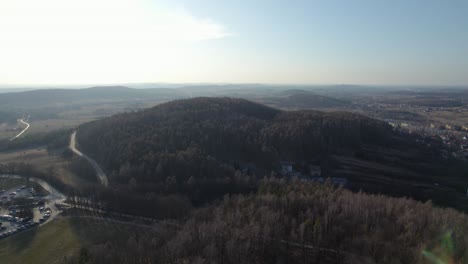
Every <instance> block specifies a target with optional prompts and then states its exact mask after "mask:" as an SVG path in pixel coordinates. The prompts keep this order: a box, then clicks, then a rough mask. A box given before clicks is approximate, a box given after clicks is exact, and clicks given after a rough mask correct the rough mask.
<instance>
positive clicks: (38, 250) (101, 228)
mask: <svg viewBox="0 0 468 264" xmlns="http://www.w3.org/2000/svg"><path fill="white" fill-rule="evenodd" d="M132 233H133V230H132V229H129V227H126V226H122V225H119V224H115V223H113V224H108V223H106V222H103V221H96V220H88V219H77V218H62V219H56V220H54V221H52V222H50V223H48V224H46V225H44V226H42V227H39V228H33V229H31V230H28V231H25V232H23V233H19V234H17V235H15V236H11V237H9V238H7V239H4V240H2V241H0V262H1V263H10V264H23V263H29V264H35V263H37V264H40V263H41V264H42V263H49V264H53V263H62V261H63V260H64V258H65V257H66V256H71V255H76V254H78V253H79V252H80V249H81V248H82V247H89V246H90V245H91V244H94V243H105V242H106V241H119V240H120V241H122V242H125V241H126V240H127V239H128V238H129V237H130V236H131V234H132Z"/></svg>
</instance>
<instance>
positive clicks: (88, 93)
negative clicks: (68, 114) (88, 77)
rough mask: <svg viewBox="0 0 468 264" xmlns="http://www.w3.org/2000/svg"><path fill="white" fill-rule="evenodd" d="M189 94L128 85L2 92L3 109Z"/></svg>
mask: <svg viewBox="0 0 468 264" xmlns="http://www.w3.org/2000/svg"><path fill="white" fill-rule="evenodd" d="M183 97H187V95H186V94H184V93H183V92H182V91H179V90H175V89H164V88H158V89H131V88H128V87H124V86H106V87H92V88H86V89H48V90H34V91H25V92H16V93H2V94H0V108H1V109H7V108H9V109H34V108H43V107H49V108H50V107H59V106H69V105H70V104H75V105H76V104H85V103H87V104H89V103H99V102H111V101H123V100H125V101H131V100H154V99H157V100H161V101H165V100H166V101H167V100H173V99H176V98H183Z"/></svg>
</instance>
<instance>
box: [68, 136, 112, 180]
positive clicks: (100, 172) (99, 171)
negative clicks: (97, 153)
mask: <svg viewBox="0 0 468 264" xmlns="http://www.w3.org/2000/svg"><path fill="white" fill-rule="evenodd" d="M70 149H71V150H72V151H73V152H75V153H76V154H77V155H78V156H80V157H83V158H85V159H86V160H87V161H88V162H89V163H90V164H91V166H93V168H94V170H95V171H96V175H97V176H98V178H99V181H100V182H101V184H102V185H104V186H106V187H107V185H109V181H108V180H107V176H106V174H105V173H104V171H103V170H102V169H101V167H99V164H97V162H96V161H95V160H93V159H92V158H90V157H89V156H87V155H86V154H83V153H82V152H81V151H79V150H78V149H77V148H76V131H75V132H73V134H72V135H71V137H70Z"/></svg>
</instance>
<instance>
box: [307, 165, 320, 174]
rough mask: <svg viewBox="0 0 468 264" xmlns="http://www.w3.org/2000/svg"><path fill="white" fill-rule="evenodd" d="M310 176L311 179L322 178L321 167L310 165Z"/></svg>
mask: <svg viewBox="0 0 468 264" xmlns="http://www.w3.org/2000/svg"><path fill="white" fill-rule="evenodd" d="M309 174H310V176H311V177H320V176H322V168H320V166H317V165H313V164H310V165H309Z"/></svg>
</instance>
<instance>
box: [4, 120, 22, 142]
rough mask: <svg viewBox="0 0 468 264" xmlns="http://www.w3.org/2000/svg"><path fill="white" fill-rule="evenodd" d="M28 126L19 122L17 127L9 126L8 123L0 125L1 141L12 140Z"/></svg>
mask: <svg viewBox="0 0 468 264" xmlns="http://www.w3.org/2000/svg"><path fill="white" fill-rule="evenodd" d="M25 127H26V125H25V124H23V123H21V122H19V121H18V123H17V124H15V125H11V124H10V125H9V124H6V123H2V124H0V140H1V139H10V138H13V137H14V136H16V135H17V134H18V133H19V132H21V130H23V128H25Z"/></svg>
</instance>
